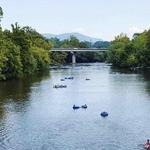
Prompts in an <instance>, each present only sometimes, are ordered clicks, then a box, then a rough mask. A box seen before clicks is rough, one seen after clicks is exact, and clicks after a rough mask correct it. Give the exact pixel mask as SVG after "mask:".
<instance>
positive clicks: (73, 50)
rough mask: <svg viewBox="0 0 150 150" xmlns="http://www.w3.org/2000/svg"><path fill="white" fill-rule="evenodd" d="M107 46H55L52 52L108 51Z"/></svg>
mask: <svg viewBox="0 0 150 150" xmlns="http://www.w3.org/2000/svg"><path fill="white" fill-rule="evenodd" d="M107 50H108V49H107V48H53V49H51V50H50V51H52V52H106V51H107Z"/></svg>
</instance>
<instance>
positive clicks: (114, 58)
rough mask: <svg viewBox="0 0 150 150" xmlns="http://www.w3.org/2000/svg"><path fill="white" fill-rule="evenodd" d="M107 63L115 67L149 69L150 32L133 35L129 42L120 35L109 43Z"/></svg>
mask: <svg viewBox="0 0 150 150" xmlns="http://www.w3.org/2000/svg"><path fill="white" fill-rule="evenodd" d="M109 49H110V50H109V52H108V58H107V59H108V62H110V63H112V64H113V65H114V66H117V67H126V68H149V67H150V30H148V31H144V32H143V33H141V34H134V36H133V39H132V40H130V39H129V38H128V37H127V36H126V35H124V34H120V35H119V36H117V37H116V38H115V40H114V41H112V42H111V46H110V48H109Z"/></svg>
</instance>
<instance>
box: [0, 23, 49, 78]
mask: <svg viewBox="0 0 150 150" xmlns="http://www.w3.org/2000/svg"><path fill="white" fill-rule="evenodd" d="M50 48H51V45H50V44H49V42H48V41H46V40H45V39H44V38H43V37H42V35H40V34H39V33H37V32H36V31H35V30H33V29H32V28H30V27H22V28H21V27H20V26H19V25H18V24H17V23H16V24H15V25H12V31H9V30H5V31H2V29H0V80H6V79H9V78H17V77H22V76H24V75H31V74H33V73H35V72H37V71H39V70H41V69H45V68H47V67H48V65H49V64H50V57H49V52H48V50H49V49H50Z"/></svg>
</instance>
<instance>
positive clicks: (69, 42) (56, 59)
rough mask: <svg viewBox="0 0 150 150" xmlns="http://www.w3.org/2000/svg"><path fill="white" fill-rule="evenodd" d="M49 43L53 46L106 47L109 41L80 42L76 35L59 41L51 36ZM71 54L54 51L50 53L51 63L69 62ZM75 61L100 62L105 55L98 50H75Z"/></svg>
mask: <svg viewBox="0 0 150 150" xmlns="http://www.w3.org/2000/svg"><path fill="white" fill-rule="evenodd" d="M49 41H50V43H51V44H52V45H53V47H54V48H91V47H94V48H108V46H109V44H110V43H109V42H103V41H98V42H96V43H94V44H92V43H91V42H88V41H84V42H80V41H79V40H78V39H77V38H76V37H74V36H71V37H70V39H66V40H63V41H60V40H59V39H57V38H51V39H50V40H49ZM70 58H71V54H70V53H67V52H55V53H53V54H52V62H53V63H70V62H71V59H70ZM76 59H77V62H102V61H105V60H106V55H105V54H102V53H99V52H76Z"/></svg>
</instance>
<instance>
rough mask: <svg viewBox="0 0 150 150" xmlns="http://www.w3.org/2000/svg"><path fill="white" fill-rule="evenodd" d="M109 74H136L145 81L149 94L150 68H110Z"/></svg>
mask: <svg viewBox="0 0 150 150" xmlns="http://www.w3.org/2000/svg"><path fill="white" fill-rule="evenodd" d="M110 73H111V74H134V75H135V74H137V75H139V76H140V79H142V81H144V82H145V83H146V88H145V89H146V92H147V93H148V94H149V95H150V70H135V71H133V70H129V69H125V68H116V67H111V68H110Z"/></svg>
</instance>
